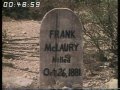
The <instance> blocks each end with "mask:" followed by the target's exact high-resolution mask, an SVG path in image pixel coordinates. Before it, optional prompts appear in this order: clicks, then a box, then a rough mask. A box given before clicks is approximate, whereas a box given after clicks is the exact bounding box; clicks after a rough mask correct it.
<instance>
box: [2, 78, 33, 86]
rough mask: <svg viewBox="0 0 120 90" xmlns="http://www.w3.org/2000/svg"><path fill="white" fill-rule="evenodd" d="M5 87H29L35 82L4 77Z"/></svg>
mask: <svg viewBox="0 0 120 90" xmlns="http://www.w3.org/2000/svg"><path fill="white" fill-rule="evenodd" d="M2 82H3V85H4V86H6V87H8V88H9V87H15V88H18V87H28V86H30V85H31V84H32V82H33V80H31V79H27V78H24V77H20V76H18V77H4V78H3V81H2Z"/></svg>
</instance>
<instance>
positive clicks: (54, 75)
mask: <svg viewBox="0 0 120 90" xmlns="http://www.w3.org/2000/svg"><path fill="white" fill-rule="evenodd" d="M82 54H83V50H82V25H81V22H80V21H79V19H78V18H77V16H76V15H75V14H74V13H73V11H71V10H70V9H67V8H55V9H52V10H50V11H49V12H48V13H47V14H46V15H45V16H44V18H43V20H42V23H41V28H40V88H62V87H69V88H82V75H83V74H82V72H83V69H82V67H83V66H82V65H83V59H82V58H83V57H82V56H83V55H82Z"/></svg>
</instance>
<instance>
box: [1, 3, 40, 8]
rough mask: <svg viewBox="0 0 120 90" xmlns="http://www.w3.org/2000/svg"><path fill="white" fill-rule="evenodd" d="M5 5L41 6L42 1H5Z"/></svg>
mask: <svg viewBox="0 0 120 90" xmlns="http://www.w3.org/2000/svg"><path fill="white" fill-rule="evenodd" d="M3 7H40V2H3Z"/></svg>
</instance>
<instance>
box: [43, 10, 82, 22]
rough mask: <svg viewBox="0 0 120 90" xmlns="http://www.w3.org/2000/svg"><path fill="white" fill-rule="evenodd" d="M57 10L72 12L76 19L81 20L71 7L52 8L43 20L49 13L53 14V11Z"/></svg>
mask: <svg viewBox="0 0 120 90" xmlns="http://www.w3.org/2000/svg"><path fill="white" fill-rule="evenodd" d="M57 11H62V12H70V13H71V14H72V15H73V16H75V17H76V20H78V21H79V18H78V17H77V15H76V14H75V13H74V12H73V11H72V10H71V9H69V8H53V9H52V10H50V11H48V12H47V13H46V14H45V15H44V17H43V19H42V21H44V19H45V18H46V17H47V16H49V14H51V13H53V12H57ZM79 22H80V21H79Z"/></svg>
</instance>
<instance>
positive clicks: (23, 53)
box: [2, 20, 112, 88]
mask: <svg viewBox="0 0 120 90" xmlns="http://www.w3.org/2000/svg"><path fill="white" fill-rule="evenodd" d="M40 23H41V22H40V21H33V20H29V21H23V20H22V21H15V20H12V21H9V22H7V21H6V22H3V25H2V30H6V32H7V39H6V41H7V42H6V43H5V46H6V47H5V48H3V54H4V57H3V60H2V62H3V69H2V72H3V73H2V77H3V78H2V79H3V80H2V82H3V86H4V87H7V88H8V87H26V86H27V87H29V88H39V62H40V59H39V35H40V25H41V24H40ZM111 71H112V70H111ZM111 71H110V70H109V71H107V70H106V72H105V73H106V75H104V74H102V72H101V76H100V75H97V76H89V77H85V78H84V81H83V86H84V87H85V88H86V87H87V88H92V87H94V88H106V87H107V88H108V86H106V83H107V82H108V81H110V80H108V76H110V74H111V73H110V72H111ZM111 76H112V75H111ZM17 77H21V78H20V79H22V78H23V79H28V80H27V81H29V80H31V81H30V82H31V83H29V82H26V83H28V85H26V86H24V85H19V84H18V85H17V84H16V83H14V81H15V80H14V78H17ZM101 77H102V78H101Z"/></svg>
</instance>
